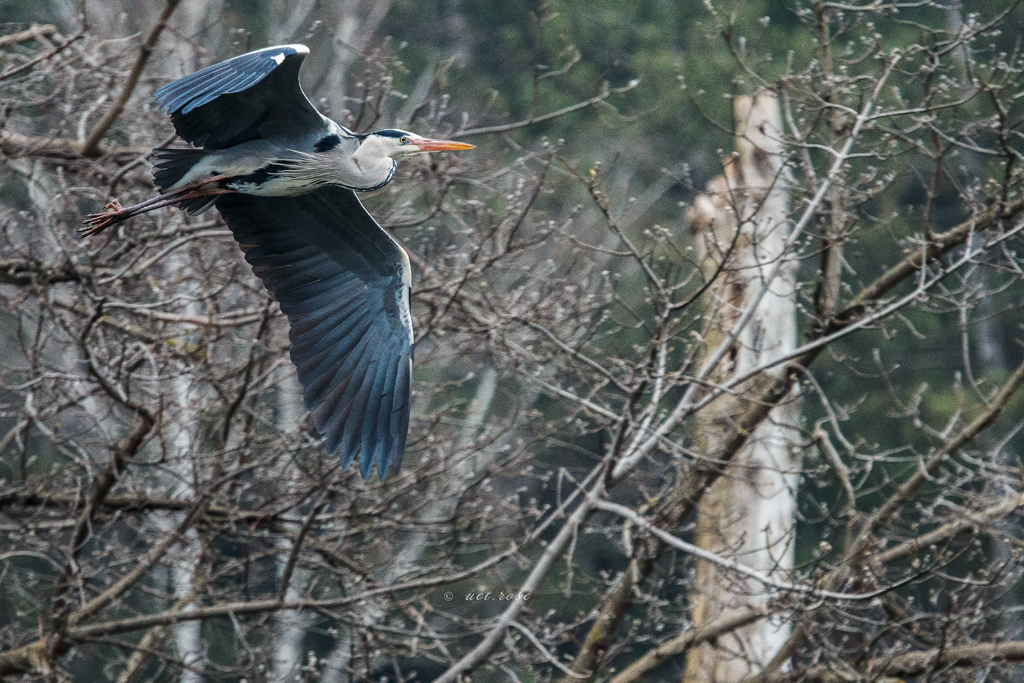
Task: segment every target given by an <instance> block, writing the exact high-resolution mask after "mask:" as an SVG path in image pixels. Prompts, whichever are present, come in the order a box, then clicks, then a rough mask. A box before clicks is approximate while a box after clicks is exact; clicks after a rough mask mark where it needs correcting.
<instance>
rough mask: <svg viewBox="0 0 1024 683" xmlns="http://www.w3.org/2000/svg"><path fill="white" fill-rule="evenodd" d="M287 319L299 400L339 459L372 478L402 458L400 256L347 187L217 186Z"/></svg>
mask: <svg viewBox="0 0 1024 683" xmlns="http://www.w3.org/2000/svg"><path fill="white" fill-rule="evenodd" d="M216 206H217V208H218V209H219V210H220V213H221V215H222V216H224V220H225V221H226V222H227V224H228V226H229V227H230V228H231V232H232V233H233V234H234V236H235V239H236V240H238V243H239V245H240V246H241V247H242V250H243V251H244V252H245V259H246V260H247V261H248V262H249V263H250V264H251V265H252V269H253V272H254V273H255V274H256V275H257V276H259V277H260V279H261V280H263V284H264V285H266V287H267V289H269V290H270V292H271V293H272V294H273V296H274V297H275V298H276V299H277V300H278V302H280V304H281V310H282V311H283V312H284V313H285V315H287V316H288V321H289V322H290V323H291V332H290V335H289V336H290V338H291V342H292V349H291V357H292V362H293V363H294V364H295V366H296V368H298V374H299V383H300V384H301V385H302V393H303V397H304V398H305V400H306V406H307V407H308V408H309V410H310V411H311V412H312V414H313V420H314V422H315V424H316V428H317V430H319V431H320V433H321V434H324V435H325V436H326V437H327V448H328V450H329V451H330V452H331V453H334V452H336V451H337V452H338V453H339V455H340V458H341V464H342V466H343V467H346V468H347V467H348V466H349V464H350V463H351V462H352V458H353V457H354V456H355V454H356V453H357V452H358V453H359V472H360V473H361V474H362V475H363V477H364V478H366V477H367V476H369V474H370V470H371V469H372V468H373V465H374V463H375V462H376V464H377V473H378V475H379V476H380V478H381V479H383V478H384V475H385V473H386V472H387V471H388V466H389V464H393V465H394V467H395V471H396V472H397V471H398V469H399V467H400V466H401V464H402V455H403V453H404V451H405V441H406V436H407V434H408V429H409V409H410V400H411V380H412V356H413V335H412V322H411V316H410V313H409V280H410V269H409V257H408V256H407V255H406V253H405V251H404V250H403V249H402V248H401V247H400V246H399V245H398V243H397V242H395V240H393V239H392V238H391V237H390V236H389V235H388V234H387V233H386V232H384V230H383V229H382V228H381V227H380V226H379V225H378V224H377V222H376V221H374V220H373V218H372V217H370V214H368V213H367V212H366V209H364V208H363V205H362V204H361V203H360V202H359V200H358V199H357V198H356V196H355V194H354V193H353V192H352V191H351V190H346V189H343V188H339V187H332V186H328V187H322V188H320V189H319V190H316V191H315V192H310V193H308V194H303V195H299V196H295V197H257V196H253V195H246V194H227V195H223V196H221V197H219V198H218V199H217V203H216Z"/></svg>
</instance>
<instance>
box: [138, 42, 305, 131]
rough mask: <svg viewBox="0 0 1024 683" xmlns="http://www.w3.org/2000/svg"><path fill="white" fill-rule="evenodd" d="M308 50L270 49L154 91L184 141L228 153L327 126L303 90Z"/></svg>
mask: <svg viewBox="0 0 1024 683" xmlns="http://www.w3.org/2000/svg"><path fill="white" fill-rule="evenodd" d="M307 54H309V48H307V47H306V46H305V45H279V46H276V47H267V48H263V49H262V50H256V51H255V52H249V53H247V54H244V55H240V56H238V57H234V58H232V59H229V60H227V61H225V62H220V63H219V64H214V65H213V66H208V67H206V68H205V69H202V70H200V71H197V72H195V73H194V74H192V75H190V76H185V77H184V78H180V79H178V80H176V81H174V82H172V83H168V84H167V85H165V86H163V87H162V88H160V89H159V90H157V91H156V93H155V94H154V97H156V101H157V104H159V105H160V109H162V110H164V111H168V112H170V114H171V122H172V123H173V124H174V130H176V131H177V132H178V135H180V136H181V137H182V138H183V139H184V140H186V141H187V142H191V143H193V144H194V145H196V146H197V147H204V148H206V149H225V148H227V147H232V146H234V145H237V144H239V143H241V142H245V141H246V140H253V139H256V138H260V137H263V136H264V135H263V134H264V132H265V131H271V130H272V131H274V132H275V133H277V134H280V133H283V132H288V129H289V128H291V129H293V130H296V131H305V130H308V129H310V128H313V127H319V126H323V125H324V117H323V116H322V115H321V114H320V112H318V111H317V110H316V107H314V106H313V105H312V104H311V103H310V101H309V100H308V99H307V98H306V95H305V93H303V92H302V86H300V85H299V67H300V66H302V60H303V59H305V57H306V55H307Z"/></svg>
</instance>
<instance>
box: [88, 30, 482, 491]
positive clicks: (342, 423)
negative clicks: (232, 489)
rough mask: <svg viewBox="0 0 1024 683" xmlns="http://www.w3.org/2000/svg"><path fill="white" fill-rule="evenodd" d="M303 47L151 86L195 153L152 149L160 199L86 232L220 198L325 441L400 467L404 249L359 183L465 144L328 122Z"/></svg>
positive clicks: (409, 333)
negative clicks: (313, 94)
mask: <svg viewBox="0 0 1024 683" xmlns="http://www.w3.org/2000/svg"><path fill="white" fill-rule="evenodd" d="M308 52H309V50H308V49H307V48H306V47H305V46H303V45H282V46H276V47H270V48H264V49H262V50H256V51H255V52H250V53H248V54H245V55H241V56H238V57H235V58H233V59H229V60H227V61H225V62H221V63H219V64H215V65H213V66H210V67H207V68H205V69H202V70H200V71H197V72H196V73H194V74H191V75H190V76H186V77H185V78H182V79H179V80H177V81H174V82H172V83H169V84H168V85H166V86H164V87H162V88H160V89H159V90H157V92H156V95H155V96H156V100H157V102H158V104H159V105H160V107H161V109H164V110H166V111H168V112H169V113H170V115H171V122H172V123H173V124H174V128H175V130H176V131H177V133H178V135H179V136H181V137H182V138H183V139H184V140H185V141H187V142H190V143H192V144H193V145H195V147H191V148H177V149H176V148H158V149H156V150H154V161H153V177H154V182H155V183H156V185H157V187H158V188H159V189H160V191H161V193H162V194H161V196H160V197H157V198H154V199H151V200H149V201H146V202H143V203H141V204H138V205H136V206H133V207H129V208H127V209H121V208H120V207H119V206H118V205H115V207H114V208H115V210H113V211H108V212H106V213H102V214H95V215H93V216H91V217H90V221H89V222H88V227H87V228H86V229H85V230H84V233H83V234H85V235H90V234H95V233H97V232H100V231H102V230H104V229H106V228H107V227H109V226H110V225H113V224H116V223H119V222H121V221H123V220H126V219H127V218H130V217H131V216H134V215H138V214H140V213H143V212H145V211H150V210H152V209H155V208H159V207H161V206H169V205H176V206H178V207H179V208H181V209H183V210H185V211H187V212H189V213H198V212H200V211H204V210H206V209H207V208H209V207H210V206H216V207H217V209H218V210H219V211H220V213H221V216H222V217H223V218H224V220H225V222H226V223H227V224H228V227H230V228H231V231H232V233H233V234H234V236H235V239H236V240H237V241H238V243H239V246H240V247H241V248H242V251H243V252H244V253H245V258H246V260H247V261H248V262H249V263H250V265H251V266H252V268H253V272H254V273H255V274H256V275H257V276H258V277H260V279H262V280H263V283H264V285H265V286H266V287H267V289H268V290H270V292H271V294H272V295H273V296H274V297H275V298H276V299H277V301H278V302H279V303H280V305H281V310H282V312H284V314H285V315H286V316H287V317H288V320H289V323H290V326H291V328H290V333H289V337H290V339H291V342H292V347H291V358H292V362H293V363H294V364H295V366H296V369H297V370H298V376H299V382H300V384H301V385H302V388H303V398H304V399H305V402H306V406H307V407H308V408H309V410H310V411H311V413H312V415H313V421H314V424H315V425H316V428H317V430H318V431H319V432H320V433H321V434H323V435H324V436H325V437H326V440H327V448H328V450H330V451H331V452H337V453H339V455H340V458H341V462H342V464H343V465H344V466H345V467H347V466H348V464H349V463H350V462H351V461H352V459H353V458H354V457H355V455H356V454H358V455H359V468H360V472H361V473H362V475H363V477H366V476H369V473H370V470H371V469H372V468H373V466H374V465H376V467H377V472H378V475H379V476H380V478H381V479H383V478H384V474H385V473H386V472H387V470H388V467H389V466H390V465H394V467H395V469H396V470H397V469H398V468H399V466H400V465H401V461H402V455H403V453H404V450H405V442H406V436H407V432H408V424H409V414H410V399H411V382H412V357H413V341H414V335H413V329H412V315H411V313H410V309H409V291H410V286H411V269H410V266H409V257H408V255H407V254H406V253H405V251H404V250H403V249H402V247H401V246H400V245H399V244H398V243H397V242H396V241H395V240H394V239H393V238H392V237H391V236H390V235H388V234H387V233H386V232H385V231H384V230H383V229H381V227H380V226H379V225H378V224H377V223H376V221H374V220H373V218H372V217H371V216H370V215H369V214H368V213H367V212H366V209H364V208H363V206H362V204H361V203H360V202H359V199H358V198H357V197H356V195H355V191H369V190H375V189H378V188H380V187H383V186H384V185H386V184H387V183H388V182H390V181H391V179H392V178H393V177H394V174H395V169H396V167H397V165H398V164H397V162H396V161H395V159H394V157H396V156H403V155H409V154H418V153H421V152H433V151H442V150H458V149H471V148H472V145H467V144H464V143H458V142H452V141H449V140H431V139H429V138H423V137H420V136H418V135H415V134H413V133H409V132H406V131H401V130H390V129H389V130H382V131H377V132H375V133H371V134H368V135H359V134H356V133H354V132H352V131H350V130H348V129H347V128H345V127H344V126H342V125H340V124H338V123H337V122H335V121H332V120H331V119H329V118H327V117H325V116H323V115H322V114H320V112H318V111H317V110H316V108H315V107H313V105H312V104H311V103H310V102H309V100H308V99H307V98H306V96H305V95H304V94H303V92H302V88H301V87H300V85H299V80H298V73H299V67H300V66H301V64H302V60H303V58H304V57H305V55H306V54H307V53H308Z"/></svg>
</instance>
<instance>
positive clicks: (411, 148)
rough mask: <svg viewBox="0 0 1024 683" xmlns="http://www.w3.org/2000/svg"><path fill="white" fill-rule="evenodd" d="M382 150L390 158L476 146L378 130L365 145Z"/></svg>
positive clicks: (398, 131) (404, 132)
mask: <svg viewBox="0 0 1024 683" xmlns="http://www.w3.org/2000/svg"><path fill="white" fill-rule="evenodd" d="M371 141H372V143H373V144H375V145H376V146H378V147H379V148H380V151H381V153H382V154H383V155H384V156H386V157H389V158H392V159H395V158H398V157H404V156H411V155H413V154H423V153H425V152H443V151H446V150H448V151H456V150H461V149H473V147H474V146H475V145H467V144H466V143H465V142H455V141H454V140H434V139H432V138H425V137H421V136H419V135H416V134H415V133H410V132H409V131H405V130H395V129H393V128H389V129H387V130H378V131H377V132H376V133H370V134H369V135H368V136H367V137H366V140H365V141H364V142H363V144H366V143H367V142H371Z"/></svg>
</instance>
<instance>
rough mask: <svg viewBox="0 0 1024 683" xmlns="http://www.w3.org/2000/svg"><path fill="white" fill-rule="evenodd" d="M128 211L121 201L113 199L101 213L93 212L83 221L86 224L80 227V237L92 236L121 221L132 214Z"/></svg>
mask: <svg viewBox="0 0 1024 683" xmlns="http://www.w3.org/2000/svg"><path fill="white" fill-rule="evenodd" d="M125 214H128V211H126V210H125V209H124V207H122V206H121V202H119V201H117V200H116V199H111V200H110V201H109V202H107V203H106V205H104V207H103V211H102V212H100V213H91V214H89V216H88V218H87V219H86V220H85V221H83V223H84V225H82V227H80V228H79V229H78V237H79V238H80V239H81V238H85V237H92V236H93V235H98V234H99V233H101V232H103V231H104V230H106V229H107V228H109V227H110V226H111V225H114V224H115V223H120V222H121V221H123V220H125V219H126V218H128V217H129V216H130V214H129V215H125Z"/></svg>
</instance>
